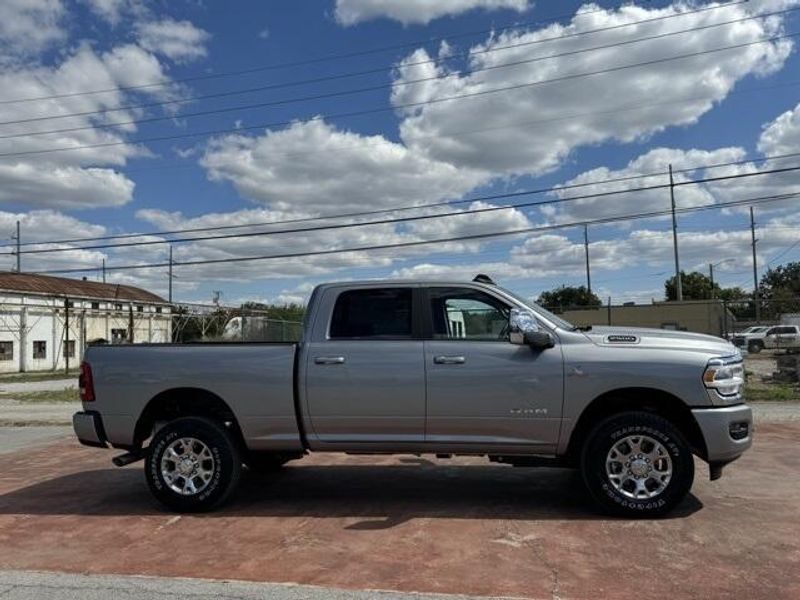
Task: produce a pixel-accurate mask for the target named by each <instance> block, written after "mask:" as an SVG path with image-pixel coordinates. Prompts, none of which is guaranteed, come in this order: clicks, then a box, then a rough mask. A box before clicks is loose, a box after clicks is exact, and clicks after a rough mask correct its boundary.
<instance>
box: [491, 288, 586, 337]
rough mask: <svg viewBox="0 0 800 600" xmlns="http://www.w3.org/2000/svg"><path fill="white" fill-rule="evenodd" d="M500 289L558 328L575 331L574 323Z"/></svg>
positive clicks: (526, 299) (517, 295) (530, 301)
mask: <svg viewBox="0 0 800 600" xmlns="http://www.w3.org/2000/svg"><path fill="white" fill-rule="evenodd" d="M500 289H501V290H503V292H505V293H506V294H508V295H509V296H511V297H512V298H514V300H516V301H517V302H519V303H520V304H523V305H525V306H527V307H528V308H530V309H531V310H532V311H533V312H535V313H539V314H541V315H543V316H544V317H546V318H547V320H548V321H550V322H551V323H553V324H554V325H555V326H556V327H559V328H561V329H567V330H570V331H572V330H574V329H575V325H573V324H572V323H570V322H569V321H567V320H565V319H562V318H561V317H559V316H558V315H554V314H553V313H551V312H550V311H549V310H547V309H545V308H542V307H541V306H539V305H538V304H536V303H535V302H534V301H533V300H529V299H528V298H525V297H523V296H520V295H519V294H515V293H514V292H512V291H510V290H507V289H506V288H500Z"/></svg>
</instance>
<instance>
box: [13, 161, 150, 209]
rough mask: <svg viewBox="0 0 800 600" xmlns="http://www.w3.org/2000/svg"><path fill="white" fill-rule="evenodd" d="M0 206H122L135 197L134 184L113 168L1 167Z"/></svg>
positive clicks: (22, 165)
mask: <svg viewBox="0 0 800 600" xmlns="http://www.w3.org/2000/svg"><path fill="white" fill-rule="evenodd" d="M0 182H2V183H1V184H0V203H4V202H8V203H20V202H23V203H25V204H27V205H29V206H31V207H36V206H58V207H59V208H61V209H76V208H98V207H104V206H120V205H122V204H125V203H127V202H130V201H131V199H132V198H133V188H134V184H133V182H132V181H131V180H130V179H128V178H127V177H125V176H124V175H122V174H121V173H118V172H117V171H114V170H112V169H98V168H85V169H84V168H80V167H74V166H58V165H46V164H45V165H37V164H32V163H17V164H13V165H5V164H0Z"/></svg>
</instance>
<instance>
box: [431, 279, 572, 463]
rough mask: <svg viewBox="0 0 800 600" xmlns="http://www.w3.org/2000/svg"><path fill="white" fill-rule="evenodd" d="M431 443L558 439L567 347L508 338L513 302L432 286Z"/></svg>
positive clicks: (533, 444) (509, 444) (529, 443)
mask: <svg viewBox="0 0 800 600" xmlns="http://www.w3.org/2000/svg"><path fill="white" fill-rule="evenodd" d="M425 298H426V300H425V302H424V306H425V309H426V313H427V316H426V320H427V325H428V330H427V331H426V340H425V368H426V370H427V395H428V401H427V421H426V435H425V440H426V443H437V444H440V445H442V448H444V447H453V448H462V447H470V448H475V449H476V450H484V451H486V450H489V449H491V448H495V449H497V451H502V450H503V449H507V450H509V451H510V450H511V449H512V448H514V447H519V448H524V449H532V448H538V449H545V448H551V447H553V446H555V444H556V443H557V441H558V434H559V428H560V423H561V413H562V399H563V365H562V358H561V348H560V346H559V344H558V341H556V346H555V347H554V348H548V349H546V350H533V349H531V348H530V347H528V346H520V345H514V344H512V343H511V342H510V341H509V339H508V317H509V312H510V310H511V305H510V304H509V303H508V302H507V301H505V300H503V299H501V298H500V297H496V296H493V295H491V294H488V293H486V292H484V291H482V290H480V289H476V288H468V287H464V288H460V287H430V288H427V289H426V290H425Z"/></svg>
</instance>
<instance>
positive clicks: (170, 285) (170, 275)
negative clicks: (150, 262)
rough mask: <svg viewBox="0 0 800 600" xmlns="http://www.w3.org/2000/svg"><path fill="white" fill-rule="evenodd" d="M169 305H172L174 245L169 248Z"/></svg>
mask: <svg viewBox="0 0 800 600" xmlns="http://www.w3.org/2000/svg"><path fill="white" fill-rule="evenodd" d="M169 303H170V304H172V244H170V246H169Z"/></svg>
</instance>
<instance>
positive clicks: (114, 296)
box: [0, 271, 167, 304]
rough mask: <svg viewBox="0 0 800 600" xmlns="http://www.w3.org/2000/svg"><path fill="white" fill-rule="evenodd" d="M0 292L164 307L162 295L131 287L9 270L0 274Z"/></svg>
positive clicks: (164, 302)
mask: <svg viewBox="0 0 800 600" xmlns="http://www.w3.org/2000/svg"><path fill="white" fill-rule="evenodd" d="M3 292H25V293H30V294H42V295H47V296H68V297H74V298H97V299H101V300H127V301H133V302H148V303H154V304H167V302H166V300H164V299H163V298H162V297H161V296H157V295H156V294H153V293H152V292H148V291H147V290H143V289H141V288H137V287H133V286H131V285H118V284H116V283H98V282H96V281H86V280H83V279H68V278H66V277H51V276H49V275H36V274H33V273H13V272H8V271H0V293H3Z"/></svg>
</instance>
